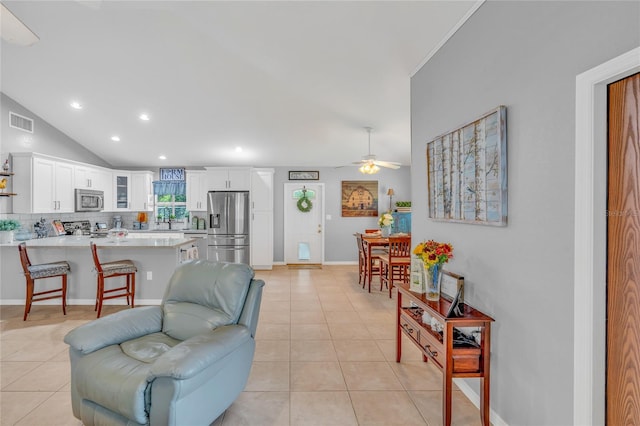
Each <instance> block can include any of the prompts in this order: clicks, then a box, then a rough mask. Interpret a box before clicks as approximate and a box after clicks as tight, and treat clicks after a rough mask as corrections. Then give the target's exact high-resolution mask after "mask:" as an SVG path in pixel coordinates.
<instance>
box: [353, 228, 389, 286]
mask: <svg viewBox="0 0 640 426" xmlns="http://www.w3.org/2000/svg"><path fill="white" fill-rule="evenodd" d="M357 234H358V233H357ZM359 235H360V238H359V239H358V242H359V247H358V249H359V252H360V253H362V260H363V263H364V267H363V271H364V274H363V282H362V288H364V287H365V286H366V284H367V283H369V292H371V278H373V276H374V275H377V276H380V255H381V254H384V253H385V252H386V249H380V248H375V247H373V248H371V250H369V247H368V244H367V243H366V241H365V239H364V238H363V234H359ZM365 235H366V234H365Z"/></svg>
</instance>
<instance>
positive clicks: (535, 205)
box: [411, 1, 640, 425]
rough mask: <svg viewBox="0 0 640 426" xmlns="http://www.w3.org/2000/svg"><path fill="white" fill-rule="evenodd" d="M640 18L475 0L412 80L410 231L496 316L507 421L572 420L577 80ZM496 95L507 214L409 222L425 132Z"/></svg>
mask: <svg viewBox="0 0 640 426" xmlns="http://www.w3.org/2000/svg"><path fill="white" fill-rule="evenodd" d="M639 18H640V3H639V2H608V1H607V2H525V1H517V2H507V1H500V2H498V1H487V2H485V3H484V4H483V5H482V6H481V7H480V8H479V9H478V11H477V12H476V13H475V14H474V15H473V16H472V17H471V18H470V19H469V20H468V21H467V22H466V23H465V24H464V25H463V26H462V27H461V29H460V30H458V31H457V33H456V34H455V35H454V36H453V37H452V38H451V39H450V40H449V41H448V42H447V43H446V44H445V45H444V46H443V47H442V48H441V49H440V50H439V51H438V53H437V54H436V55H434V56H433V57H432V58H431V59H430V60H429V61H428V62H427V63H426V64H425V65H424V66H423V67H422V68H421V69H420V70H419V71H418V72H417V73H416V74H415V76H414V77H413V78H412V80H411V122H412V158H413V160H412V168H411V178H412V179H411V180H412V182H413V185H412V202H413V215H414V219H413V224H412V228H413V237H414V240H416V241H417V240H419V239H423V238H433V239H436V240H438V241H446V242H450V243H452V244H453V246H454V255H455V259H454V260H453V261H452V262H451V263H450V264H448V265H447V266H448V269H450V270H451V271H453V272H456V273H459V274H462V275H464V277H465V282H466V289H465V301H468V302H469V303H470V304H471V305H473V306H475V307H476V308H478V309H480V310H482V311H484V312H485V313H487V314H488V315H491V316H492V317H494V318H495V320H496V322H495V324H494V327H493V336H492V344H491V351H492V352H491V356H492V358H491V368H492V371H491V408H492V410H494V411H495V412H496V413H497V414H498V415H499V416H500V418H501V419H502V420H503V421H504V422H506V423H507V424H510V425H569V424H572V423H573V327H574V324H573V306H572V305H573V237H574V231H573V229H574V221H573V218H574V149H575V148H574V144H575V141H574V136H575V129H574V128H575V84H576V82H575V79H576V76H577V75H578V74H580V73H582V72H584V71H586V70H589V69H591V68H593V67H595V66H597V65H598V64H601V63H603V62H606V61H608V60H610V59H612V58H614V57H616V56H618V55H620V54H622V53H625V52H627V51H629V50H631V49H632V48H635V47H637V46H639V45H640V31H639V22H640V21H639ZM498 105H505V106H506V107H507V139H508V140H507V150H508V225H507V226H506V227H492V226H481V225H468V224H455V223H442V222H434V221H431V220H428V219H427V220H417V218H418V217H426V216H427V211H428V210H427V199H426V196H425V194H426V191H425V184H424V182H425V179H426V178H425V176H426V165H425V161H424V157H425V144H426V142H428V141H429V140H431V139H433V138H434V137H436V136H438V135H440V134H442V133H444V132H446V131H449V130H452V129H454V128H456V127H458V126H459V125H461V124H464V123H466V122H468V121H470V120H472V119H475V118H477V117H478V116H480V115H481V114H483V113H485V112H487V111H489V110H491V109H493V108H495V107H497V106H498ZM603 214H604V212H603ZM603 350H604V349H603ZM477 382H478V381H477V380H472V379H469V380H467V381H466V383H467V384H468V385H469V386H470V387H471V388H472V389H474V390H475V391H476V392H478V386H477V384H478V383H477Z"/></svg>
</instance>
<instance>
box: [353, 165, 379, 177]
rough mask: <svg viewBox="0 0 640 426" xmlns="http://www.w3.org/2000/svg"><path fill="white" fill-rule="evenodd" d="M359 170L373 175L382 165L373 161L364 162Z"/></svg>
mask: <svg viewBox="0 0 640 426" xmlns="http://www.w3.org/2000/svg"><path fill="white" fill-rule="evenodd" d="M358 170H359V171H360V173H362V174H365V175H373V174H376V173H378V172H379V171H380V167H378V166H376V165H375V164H373V163H364V164H363V165H362V166H360V168H359V169H358Z"/></svg>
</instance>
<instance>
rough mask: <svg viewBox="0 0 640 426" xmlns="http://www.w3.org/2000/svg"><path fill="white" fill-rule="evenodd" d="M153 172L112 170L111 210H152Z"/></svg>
mask: <svg viewBox="0 0 640 426" xmlns="http://www.w3.org/2000/svg"><path fill="white" fill-rule="evenodd" d="M152 181H153V173H152V172H149V171H142V172H130V171H124V170H114V171H113V174H112V185H113V194H114V197H113V198H114V202H113V211H138V210H139V211H153V186H152Z"/></svg>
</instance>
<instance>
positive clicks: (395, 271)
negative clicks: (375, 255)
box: [380, 236, 411, 297]
mask: <svg viewBox="0 0 640 426" xmlns="http://www.w3.org/2000/svg"><path fill="white" fill-rule="evenodd" d="M410 267H411V237H410V236H402V237H389V250H388V252H387V253H386V254H383V255H381V256H380V290H382V285H383V284H385V285H386V286H387V287H388V288H389V297H391V290H393V283H394V282H396V281H403V282H405V283H406V282H409V269H410Z"/></svg>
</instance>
